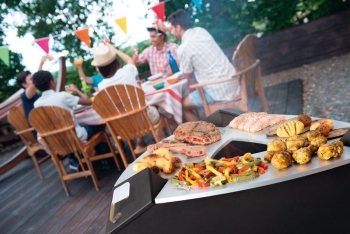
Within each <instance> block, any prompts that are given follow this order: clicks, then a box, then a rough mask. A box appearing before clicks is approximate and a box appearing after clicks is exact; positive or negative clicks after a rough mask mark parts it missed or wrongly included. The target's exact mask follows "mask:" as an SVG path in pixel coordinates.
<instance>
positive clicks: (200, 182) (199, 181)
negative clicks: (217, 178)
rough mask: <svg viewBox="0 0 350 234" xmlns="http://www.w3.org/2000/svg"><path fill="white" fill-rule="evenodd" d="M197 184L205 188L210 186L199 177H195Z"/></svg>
mask: <svg viewBox="0 0 350 234" xmlns="http://www.w3.org/2000/svg"><path fill="white" fill-rule="evenodd" d="M197 184H198V187H200V188H206V187H209V186H210V184H209V183H204V181H201V180H200V179H197Z"/></svg>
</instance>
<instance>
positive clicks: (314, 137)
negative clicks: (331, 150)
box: [306, 131, 327, 152]
mask: <svg viewBox="0 0 350 234" xmlns="http://www.w3.org/2000/svg"><path fill="white" fill-rule="evenodd" d="M306 136H307V138H308V140H309V143H310V145H309V148H310V149H311V150H312V152H315V151H317V150H318V148H319V147H320V146H321V145H324V144H326V143H327V138H326V137H324V136H323V135H322V134H321V132H319V131H311V132H308V134H307V135H306Z"/></svg>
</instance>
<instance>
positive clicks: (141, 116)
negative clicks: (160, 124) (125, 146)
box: [92, 85, 154, 141]
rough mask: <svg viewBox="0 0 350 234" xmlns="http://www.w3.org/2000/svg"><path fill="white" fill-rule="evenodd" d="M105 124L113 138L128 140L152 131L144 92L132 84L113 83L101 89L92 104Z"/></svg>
mask: <svg viewBox="0 0 350 234" xmlns="http://www.w3.org/2000/svg"><path fill="white" fill-rule="evenodd" d="M92 107H93V109H94V110H95V111H96V112H97V113H98V114H99V115H100V116H101V117H102V119H103V120H104V122H105V123H106V124H107V126H108V128H109V130H110V132H111V134H112V136H113V138H114V140H115V141H116V140H117V136H119V137H120V138H121V139H122V140H123V141H130V140H133V139H135V138H138V137H142V136H145V135H147V134H148V133H150V132H151V131H154V129H153V126H152V124H151V122H150V120H149V117H148V115H147V111H146V109H147V105H146V102H145V94H144V92H143V90H142V89H140V88H137V87H135V86H132V85H115V86H110V87H107V88H106V89H103V90H101V91H100V92H99V93H98V94H97V95H96V97H95V99H94V102H93V104H92Z"/></svg>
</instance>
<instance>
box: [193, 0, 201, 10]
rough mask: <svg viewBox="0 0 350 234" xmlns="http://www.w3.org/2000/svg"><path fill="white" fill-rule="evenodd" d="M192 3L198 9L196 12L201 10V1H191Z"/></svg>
mask: <svg viewBox="0 0 350 234" xmlns="http://www.w3.org/2000/svg"><path fill="white" fill-rule="evenodd" d="M192 2H193V4H194V5H195V6H196V7H197V8H198V10H200V11H201V10H202V4H201V0H192Z"/></svg>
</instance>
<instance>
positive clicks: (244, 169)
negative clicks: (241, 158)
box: [238, 167, 250, 174]
mask: <svg viewBox="0 0 350 234" xmlns="http://www.w3.org/2000/svg"><path fill="white" fill-rule="evenodd" d="M248 170H250V167H242V168H241V169H239V170H238V174H242V173H244V172H245V171H248Z"/></svg>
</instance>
